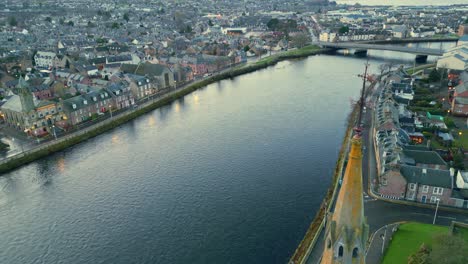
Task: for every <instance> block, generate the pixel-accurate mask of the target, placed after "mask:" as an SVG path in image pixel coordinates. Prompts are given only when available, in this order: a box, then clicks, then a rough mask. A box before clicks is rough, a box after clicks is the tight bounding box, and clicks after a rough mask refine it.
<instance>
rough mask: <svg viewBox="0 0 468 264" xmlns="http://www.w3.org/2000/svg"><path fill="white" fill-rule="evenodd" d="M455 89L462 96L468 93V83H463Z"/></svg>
mask: <svg viewBox="0 0 468 264" xmlns="http://www.w3.org/2000/svg"><path fill="white" fill-rule="evenodd" d="M454 89H455V91H456V92H457V94H461V93H463V92H466V91H468V82H464V83H461V84H459V85H457V86H455V88H454Z"/></svg>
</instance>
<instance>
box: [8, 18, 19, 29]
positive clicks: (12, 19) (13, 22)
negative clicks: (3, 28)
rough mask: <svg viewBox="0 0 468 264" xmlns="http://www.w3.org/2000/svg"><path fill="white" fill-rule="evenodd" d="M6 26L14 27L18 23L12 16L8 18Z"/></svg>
mask: <svg viewBox="0 0 468 264" xmlns="http://www.w3.org/2000/svg"><path fill="white" fill-rule="evenodd" d="M8 24H9V25H10V26H12V27H16V26H17V25H18V21H16V17H14V16H11V17H9V18H8Z"/></svg>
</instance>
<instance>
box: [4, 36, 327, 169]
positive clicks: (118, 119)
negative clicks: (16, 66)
mask: <svg viewBox="0 0 468 264" xmlns="http://www.w3.org/2000/svg"><path fill="white" fill-rule="evenodd" d="M324 52H326V49H321V48H319V47H317V46H314V45H310V46H306V47H304V48H301V49H297V50H290V51H286V52H283V53H280V54H276V55H273V56H268V57H265V58H263V59H260V60H259V61H257V62H255V63H248V64H245V65H242V66H238V67H235V68H232V69H230V70H225V71H223V72H221V73H218V74H216V75H213V76H211V77H210V78H207V79H203V80H201V81H198V82H195V83H193V84H190V85H188V86H186V87H184V88H181V89H180V90H177V91H173V92H170V93H168V94H165V95H164V96H162V97H161V98H158V99H157V100H155V101H149V102H147V103H145V104H144V105H141V106H140V107H139V108H138V109H135V110H128V111H126V112H124V113H122V114H121V115H119V116H114V118H110V119H106V120H104V121H102V122H100V123H97V124H95V125H93V126H90V127H88V128H86V129H83V130H80V131H77V132H75V133H72V134H70V135H67V136H64V137H62V138H59V139H57V140H55V141H51V142H48V143H45V144H42V145H39V146H38V147H36V148H34V149H31V150H29V151H26V152H22V153H20V154H18V155H15V156H13V157H10V158H7V159H5V160H3V161H1V162H0V174H3V173H5V172H8V171H11V170H14V169H16V168H18V167H20V166H23V165H26V164H28V163H30V162H33V161H35V160H38V159H40V158H43V157H46V156H48V155H50V154H52V153H55V152H59V151H62V150H64V149H66V148H69V147H71V146H74V145H76V144H78V143H80V142H83V141H86V140H88V139H90V138H93V137H96V136H98V135H100V134H102V133H104V132H106V131H109V130H111V129H113V128H116V127H118V126H120V125H122V124H124V123H126V122H128V121H130V120H132V119H135V118H137V117H139V116H141V115H143V114H145V113H148V112H150V111H152V110H155V109H157V108H159V107H161V106H164V105H167V104H170V103H171V102H173V101H175V100H177V99H179V98H182V97H184V96H185V95H187V94H190V93H191V92H193V91H195V90H198V89H200V88H202V87H205V86H207V85H209V84H212V83H216V82H219V81H222V80H226V79H232V78H235V77H237V76H240V75H243V74H247V73H251V72H254V71H257V70H261V69H264V68H267V67H269V66H273V65H275V64H277V63H278V62H280V61H284V60H289V59H300V58H306V57H308V56H312V55H317V54H321V53H324Z"/></svg>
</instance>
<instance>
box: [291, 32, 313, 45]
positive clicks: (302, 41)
mask: <svg viewBox="0 0 468 264" xmlns="http://www.w3.org/2000/svg"><path fill="white" fill-rule="evenodd" d="M292 42H293V44H294V45H295V46H296V47H298V48H302V47H304V46H305V45H306V44H308V43H310V42H311V38H310V36H309V34H306V33H299V34H297V35H295V36H294V37H293V38H292Z"/></svg>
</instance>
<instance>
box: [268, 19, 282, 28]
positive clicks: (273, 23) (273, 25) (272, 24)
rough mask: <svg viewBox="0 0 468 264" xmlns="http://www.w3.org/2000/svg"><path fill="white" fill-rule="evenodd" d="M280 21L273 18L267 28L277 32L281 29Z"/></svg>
mask: <svg viewBox="0 0 468 264" xmlns="http://www.w3.org/2000/svg"><path fill="white" fill-rule="evenodd" d="M279 24H280V21H279V20H278V19H277V18H272V19H270V21H268V23H267V27H268V29H270V30H277V29H278V27H279Z"/></svg>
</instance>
